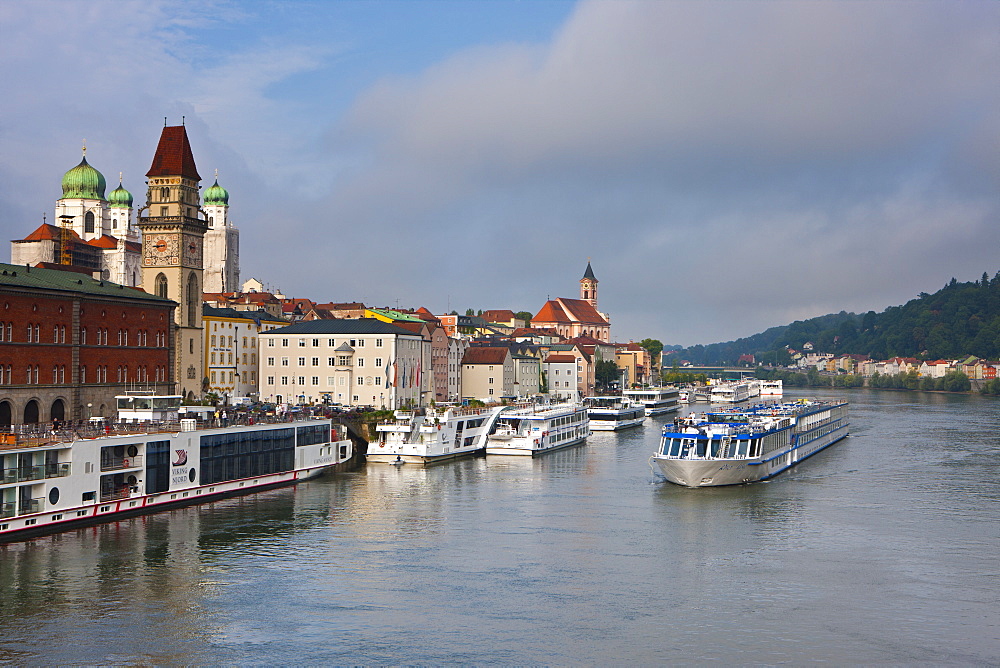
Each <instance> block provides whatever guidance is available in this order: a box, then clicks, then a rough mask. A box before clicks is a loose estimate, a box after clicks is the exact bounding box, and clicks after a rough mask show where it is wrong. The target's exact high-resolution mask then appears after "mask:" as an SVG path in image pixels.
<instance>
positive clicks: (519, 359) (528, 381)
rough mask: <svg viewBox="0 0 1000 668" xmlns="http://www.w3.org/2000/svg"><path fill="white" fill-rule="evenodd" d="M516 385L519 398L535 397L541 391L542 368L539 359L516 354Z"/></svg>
mask: <svg viewBox="0 0 1000 668" xmlns="http://www.w3.org/2000/svg"><path fill="white" fill-rule="evenodd" d="M513 357H514V385H515V388H516V390H515V393H516V394H517V396H518V398H522V399H526V398H528V397H533V396H535V395H537V394H538V393H539V391H540V390H541V382H542V368H541V364H540V363H539V360H538V358H537V357H533V356H532V355H524V354H515V355H514V356H513Z"/></svg>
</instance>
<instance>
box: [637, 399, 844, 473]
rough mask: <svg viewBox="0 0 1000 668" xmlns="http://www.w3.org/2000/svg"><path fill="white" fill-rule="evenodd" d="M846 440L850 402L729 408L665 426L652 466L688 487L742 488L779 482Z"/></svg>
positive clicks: (651, 461)
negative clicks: (806, 461)
mask: <svg viewBox="0 0 1000 668" xmlns="http://www.w3.org/2000/svg"><path fill="white" fill-rule="evenodd" d="M847 435H848V405H847V402H826V401H814V400H800V401H796V402H787V403H775V404H761V405H758V406H752V407H746V408H730V409H725V410H719V411H713V412H707V413H704V414H702V415H701V416H690V417H688V418H684V419H679V420H675V421H674V424H668V425H666V426H664V428H663V433H662V436H661V437H660V447H659V449H658V450H657V452H656V453H655V454H654V455H653V456H652V457H651V458H650V464H651V465H652V463H653V462H655V463H656V465H657V466H658V467H659V468H660V471H661V472H662V473H663V475H664V476H665V477H666V478H667V480H669V481H670V482H672V483H675V484H678V485H684V486H686V487H714V486H718V485H738V484H742V483H747V482H755V481H758V480H765V479H767V478H770V477H772V476H775V475H777V474H778V473H781V472H782V471H784V470H785V469H787V468H788V467H790V466H793V465H795V464H797V463H798V462H800V461H802V460H803V459H805V458H807V457H809V456H811V455H813V454H815V453H817V452H819V451H820V450H822V449H823V448H825V447H827V446H829V445H832V444H833V443H836V442H837V441H839V440H840V439H842V438H844V437H845V436H847Z"/></svg>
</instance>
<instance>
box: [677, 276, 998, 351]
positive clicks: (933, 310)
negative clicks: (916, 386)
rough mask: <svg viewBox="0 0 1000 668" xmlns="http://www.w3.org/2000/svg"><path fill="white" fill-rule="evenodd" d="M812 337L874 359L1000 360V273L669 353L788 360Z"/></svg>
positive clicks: (822, 345) (824, 347)
mask: <svg viewBox="0 0 1000 668" xmlns="http://www.w3.org/2000/svg"><path fill="white" fill-rule="evenodd" d="M806 342H811V343H812V344H813V347H814V349H815V350H816V351H817V352H827V353H834V354H841V355H842V354H847V353H858V354H862V355H868V356H870V357H872V358H874V359H888V358H890V357H897V356H898V357H919V358H921V359H928V360H933V359H957V358H960V357H964V356H966V355H976V356H978V357H984V358H987V359H1000V272H997V274H996V275H995V276H994V277H993V278H992V279H990V277H989V275H988V274H985V273H984V274H983V277H982V279H981V280H979V281H972V282H971V283H959V282H958V281H956V280H955V279H954V278H953V279H951V281H950V282H949V283H948V284H947V285H945V286H944V287H943V288H941V289H940V290H938V291H937V292H935V293H934V294H932V295H931V294H927V293H926V292H922V293H920V295H919V296H918V297H917V298H916V299H912V300H910V301H909V302H907V303H906V304H903V305H902V306H890V307H889V308H887V309H886V310H885V311H883V312H882V313H876V312H875V311H869V312H868V313H865V314H864V315H857V314H855V313H847V312H845V311H841V312H840V313H837V314H830V315H823V316H819V317H818V318H810V319H809V320H799V321H796V322H793V323H792V324H790V325H785V326H782V327H772V328H770V329H768V330H766V331H764V332H761V333H760V334H755V335H753V336H750V337H746V338H743V339H737V340H736V341H728V342H726V343H713V344H710V345H707V346H692V347H690V348H682V349H680V350H678V351H677V352H676V353H675V354H674V355H671V356H666V357H665V360H664V365H665V366H669V365H670V364H671V363H672V361H674V360H676V361H678V362H680V361H682V360H683V361H689V362H691V363H693V364H735V363H737V360H739V357H740V355H745V354H752V355H754V357H755V358H756V361H757V362H758V363H762V364H773V363H779V364H787V363H788V362H789V361H790V358H789V357H788V354H787V352H786V348H791V349H793V350H802V346H803V344H805V343H806Z"/></svg>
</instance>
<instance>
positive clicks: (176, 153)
mask: <svg viewBox="0 0 1000 668" xmlns="http://www.w3.org/2000/svg"><path fill="white" fill-rule="evenodd" d="M146 176H147V177H148V179H147V181H146V184H147V189H146V205H145V206H144V207H143V208H142V209H140V210H139V217H138V221H137V222H138V226H139V229H141V230H142V285H143V288H144V289H145V290H146V291H147V292H151V293H153V294H156V295H159V296H161V297H167V298H168V299H172V300H174V301H175V302H177V304H178V306H177V309H176V310H175V311H174V328H173V332H174V341H173V346H174V380H175V381H176V382H177V386H178V387H177V389H178V391H179V392H178V393H179V394H183V395H185V397H187V398H195V397H199V396H201V392H202V377H203V375H204V368H203V367H204V364H203V361H204V355H203V348H204V336H203V328H202V318H201V313H202V309H201V299H202V286H203V284H204V279H203V274H204V264H203V260H202V257H203V256H202V245H203V242H204V237H205V231H206V230H207V229H208V225H207V223H206V221H205V220H203V219H202V218H200V217H199V215H200V213H201V206H200V196H199V194H198V189H199V187H200V186H199V185H198V184H199V183H200V182H201V176H199V175H198V169H197V167H195V164H194V156H193V155H192V153H191V144H190V143H189V142H188V136H187V130H186V128H185V127H184V126H183V125H176V126H171V127H167V126H164V128H163V132H162V133H161V134H160V142H159V144H157V146H156V153H155V154H154V155H153V164H152V166H151V167H150V168H149V171H148V172H146Z"/></svg>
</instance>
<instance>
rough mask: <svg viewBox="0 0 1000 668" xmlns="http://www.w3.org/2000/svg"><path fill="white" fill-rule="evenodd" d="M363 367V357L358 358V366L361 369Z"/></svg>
mask: <svg viewBox="0 0 1000 668" xmlns="http://www.w3.org/2000/svg"><path fill="white" fill-rule="evenodd" d="M364 365H365V359H364V358H363V357H359V358H358V366H359V367H361V366H364Z"/></svg>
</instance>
